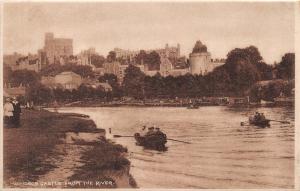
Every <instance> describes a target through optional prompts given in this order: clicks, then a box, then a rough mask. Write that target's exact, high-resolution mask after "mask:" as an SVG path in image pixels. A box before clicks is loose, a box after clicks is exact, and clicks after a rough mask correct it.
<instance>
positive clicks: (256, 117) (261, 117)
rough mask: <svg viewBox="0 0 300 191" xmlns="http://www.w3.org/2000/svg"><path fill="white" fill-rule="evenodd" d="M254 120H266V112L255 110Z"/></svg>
mask: <svg viewBox="0 0 300 191" xmlns="http://www.w3.org/2000/svg"><path fill="white" fill-rule="evenodd" d="M254 120H255V121H264V120H266V117H265V115H264V113H259V112H255V115H254Z"/></svg>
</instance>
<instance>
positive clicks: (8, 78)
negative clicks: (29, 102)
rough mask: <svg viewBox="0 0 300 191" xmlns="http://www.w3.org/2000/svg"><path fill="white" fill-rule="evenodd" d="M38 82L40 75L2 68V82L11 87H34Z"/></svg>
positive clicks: (30, 71)
mask: <svg viewBox="0 0 300 191" xmlns="http://www.w3.org/2000/svg"><path fill="white" fill-rule="evenodd" d="M39 80H40V75H39V74H38V73H36V72H35V71H32V70H15V71H12V70H11V68H10V67H5V68H4V76H3V82H4V83H6V84H7V85H8V84H9V85H10V86H11V87H16V86H20V85H23V86H34V85H35V84H36V83H38V82H39Z"/></svg>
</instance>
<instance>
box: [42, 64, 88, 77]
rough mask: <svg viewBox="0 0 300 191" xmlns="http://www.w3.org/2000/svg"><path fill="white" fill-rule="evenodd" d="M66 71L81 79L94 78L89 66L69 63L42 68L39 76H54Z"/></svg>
mask: <svg viewBox="0 0 300 191" xmlns="http://www.w3.org/2000/svg"><path fill="white" fill-rule="evenodd" d="M66 71H72V72H74V73H76V74H78V75H80V76H81V77H83V78H86V77H91V78H92V77H94V72H93V70H92V67H91V66H86V65H77V64H70V63H69V64H65V65H60V64H51V65H48V66H47V67H44V68H43V69H42V70H41V72H40V74H41V75H42V76H56V75H57V74H59V73H61V72H66Z"/></svg>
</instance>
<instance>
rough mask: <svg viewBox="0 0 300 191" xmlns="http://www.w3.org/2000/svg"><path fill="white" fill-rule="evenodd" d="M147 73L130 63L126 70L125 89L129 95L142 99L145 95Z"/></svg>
mask: <svg viewBox="0 0 300 191" xmlns="http://www.w3.org/2000/svg"><path fill="white" fill-rule="evenodd" d="M144 78H145V74H144V73H143V72H141V70H140V68H138V67H136V66H133V65H129V66H128V67H127V68H126V70H125V76H124V80H123V84H122V85H123V89H124V92H125V94H126V95H127V96H130V97H134V98H137V99H141V98H143V97H144Z"/></svg>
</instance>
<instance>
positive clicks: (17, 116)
mask: <svg viewBox="0 0 300 191" xmlns="http://www.w3.org/2000/svg"><path fill="white" fill-rule="evenodd" d="M12 104H13V107H14V111H13V123H14V125H15V127H19V126H20V115H21V105H20V103H19V102H18V100H17V98H16V97H14V98H13V101H12Z"/></svg>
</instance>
